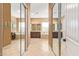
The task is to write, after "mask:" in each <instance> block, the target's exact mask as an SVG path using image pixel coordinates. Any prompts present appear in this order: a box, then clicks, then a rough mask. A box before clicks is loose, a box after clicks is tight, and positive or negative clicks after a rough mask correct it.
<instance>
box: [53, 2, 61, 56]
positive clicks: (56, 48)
mask: <svg viewBox="0 0 79 59" xmlns="http://www.w3.org/2000/svg"><path fill="white" fill-rule="evenodd" d="M59 8H60V7H59V4H58V3H55V5H54V7H53V19H52V20H53V23H52V28H53V31H52V38H53V40H52V41H53V42H52V44H53V45H52V46H53V47H52V48H53V52H54V54H55V55H57V56H59V54H60V48H61V46H60V41H59V40H60V36H62V31H60V28H61V27H60V26H61V25H62V23H61V25H60V22H59V21H60V17H59V10H60V9H59Z"/></svg>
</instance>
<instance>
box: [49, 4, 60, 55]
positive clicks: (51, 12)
mask: <svg viewBox="0 0 79 59" xmlns="http://www.w3.org/2000/svg"><path fill="white" fill-rule="evenodd" d="M54 6H55V3H49V6H48V7H49V8H48V12H49V13H48V14H49V15H48V16H49V17H48V18H49V38H48V43H49V48H50V49H51V50H52V52H53V53H54V55H55V56H56V54H55V52H54V51H53V37H52V31H53V29H52V23H53V19H52V18H53V8H54ZM58 25H59V27H58V45H59V46H58V48H59V49H58V50H59V52H58V54H59V56H61V3H58Z"/></svg>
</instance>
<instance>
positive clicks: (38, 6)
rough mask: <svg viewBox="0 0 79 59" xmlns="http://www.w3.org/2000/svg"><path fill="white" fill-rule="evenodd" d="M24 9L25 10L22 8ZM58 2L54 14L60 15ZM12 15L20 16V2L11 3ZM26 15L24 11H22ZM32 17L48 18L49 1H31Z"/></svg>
mask: <svg viewBox="0 0 79 59" xmlns="http://www.w3.org/2000/svg"><path fill="white" fill-rule="evenodd" d="M22 10H24V9H23V8H22ZM57 11H58V9H57V4H56V5H55V6H54V14H53V16H54V17H55V18H56V17H58V12H57ZM11 15H12V16H14V17H20V4H19V3H12V4H11ZM21 15H22V17H23V16H24V11H22V13H21ZM31 18H48V3H31Z"/></svg>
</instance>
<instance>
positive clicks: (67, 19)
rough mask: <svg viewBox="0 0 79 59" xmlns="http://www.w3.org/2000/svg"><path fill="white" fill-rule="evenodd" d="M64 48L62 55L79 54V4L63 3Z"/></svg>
mask: <svg viewBox="0 0 79 59" xmlns="http://www.w3.org/2000/svg"><path fill="white" fill-rule="evenodd" d="M62 11H63V13H62V16H63V15H64V19H63V29H64V38H65V40H63V41H62V43H64V49H63V47H62V49H63V54H62V55H67V56H77V55H78V56H79V51H78V50H79V4H77V3H76V4H75V3H66V4H62Z"/></svg>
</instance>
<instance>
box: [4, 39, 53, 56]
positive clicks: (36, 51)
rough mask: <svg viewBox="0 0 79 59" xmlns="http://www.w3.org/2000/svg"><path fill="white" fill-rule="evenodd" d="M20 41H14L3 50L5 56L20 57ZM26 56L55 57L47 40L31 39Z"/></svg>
mask: <svg viewBox="0 0 79 59" xmlns="http://www.w3.org/2000/svg"><path fill="white" fill-rule="evenodd" d="M19 55H20V41H19V40H14V41H12V43H11V44H10V45H8V46H6V47H4V48H3V56H19ZM24 56H54V54H53V52H52V51H50V49H49V47H48V40H47V39H31V42H30V45H29V47H28V50H27V51H26V52H25V53H24Z"/></svg>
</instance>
